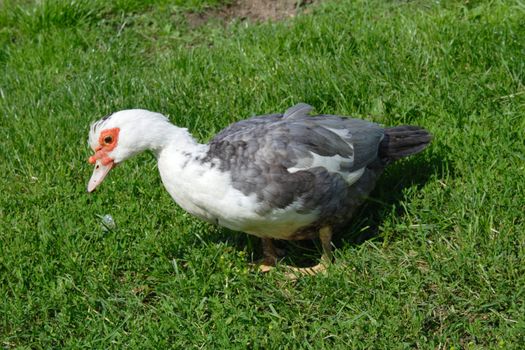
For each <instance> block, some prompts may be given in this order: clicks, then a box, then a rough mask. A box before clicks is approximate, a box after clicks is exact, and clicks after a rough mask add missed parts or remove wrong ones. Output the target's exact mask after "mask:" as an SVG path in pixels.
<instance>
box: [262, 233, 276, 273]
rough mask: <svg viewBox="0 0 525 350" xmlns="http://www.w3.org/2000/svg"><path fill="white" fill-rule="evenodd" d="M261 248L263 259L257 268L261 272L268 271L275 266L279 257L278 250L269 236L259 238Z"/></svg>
mask: <svg viewBox="0 0 525 350" xmlns="http://www.w3.org/2000/svg"><path fill="white" fill-rule="evenodd" d="M261 240H262V248H263V259H262V261H261V263H260V264H259V270H260V271H261V272H268V271H270V270H271V269H273V268H274V267H275V264H277V260H278V259H279V252H278V250H277V248H275V245H274V244H273V240H272V239H271V238H261Z"/></svg>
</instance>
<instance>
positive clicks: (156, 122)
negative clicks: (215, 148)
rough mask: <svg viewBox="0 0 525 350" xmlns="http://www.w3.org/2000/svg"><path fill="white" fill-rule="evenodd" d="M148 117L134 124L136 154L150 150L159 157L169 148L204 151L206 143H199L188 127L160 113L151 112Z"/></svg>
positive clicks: (173, 149)
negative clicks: (178, 124) (182, 126)
mask: <svg viewBox="0 0 525 350" xmlns="http://www.w3.org/2000/svg"><path fill="white" fill-rule="evenodd" d="M148 117H149V118H147V119H146V118H145V119H141V120H138V121H137V122H136V123H135V125H134V129H133V131H132V132H133V133H135V135H134V137H132V139H133V140H134V142H133V145H132V147H133V148H134V150H133V153H134V154H137V153H140V152H142V151H145V150H150V151H152V152H153V154H154V155H155V157H157V159H158V158H159V156H160V154H161V152H163V151H164V150H167V149H169V150H170V152H173V151H178V152H181V153H188V154H196V153H200V152H201V151H202V148H203V146H204V145H201V144H199V143H198V142H197V141H196V140H195V139H194V138H193V136H192V135H191V134H190V133H189V132H188V130H187V129H186V128H180V127H178V126H176V125H173V124H171V123H170V122H169V120H168V119H166V118H165V117H164V116H162V115H160V114H156V113H151V114H150V115H149V116H148ZM130 146H131V145H130Z"/></svg>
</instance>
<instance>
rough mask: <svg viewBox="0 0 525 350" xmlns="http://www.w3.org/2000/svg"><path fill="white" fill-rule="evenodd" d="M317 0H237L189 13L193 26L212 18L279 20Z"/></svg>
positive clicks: (292, 15) (226, 20)
mask: <svg viewBox="0 0 525 350" xmlns="http://www.w3.org/2000/svg"><path fill="white" fill-rule="evenodd" d="M314 1H315V0H235V1H234V2H233V3H231V4H229V5H226V6H224V7H222V8H219V9H213V10H208V11H205V12H201V13H190V14H188V15H187V20H188V23H189V24H190V26H191V27H198V26H201V25H203V24H205V23H206V22H208V21H209V20H210V19H212V18H218V19H220V20H221V21H224V22H231V21H233V20H236V19H238V20H241V21H253V22H263V21H268V20H269V21H278V20H283V19H286V18H289V17H294V16H295V15H296V14H297V13H299V12H300V11H304V8H305V7H306V6H307V5H310V4H311V3H313V2H314Z"/></svg>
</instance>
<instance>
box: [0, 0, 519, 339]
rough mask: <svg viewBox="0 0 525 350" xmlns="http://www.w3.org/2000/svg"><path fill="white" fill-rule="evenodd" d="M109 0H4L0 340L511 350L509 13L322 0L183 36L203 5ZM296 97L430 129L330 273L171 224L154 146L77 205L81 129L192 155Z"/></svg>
mask: <svg viewBox="0 0 525 350" xmlns="http://www.w3.org/2000/svg"><path fill="white" fill-rule="evenodd" d="M109 3H110V2H105V1H58V0H57V1H42V2H37V3H33V2H30V1H24V2H15V1H4V2H3V4H2V3H0V69H1V70H2V72H1V74H0V118H1V124H0V155H1V163H0V173H1V174H2V176H1V178H0V190H1V194H2V196H0V219H1V220H0V347H2V348H5V349H11V348H28V349H29V348H46V349H47V348H89V349H91V348H104V349H105V348H119V349H120V348H135V347H136V348H154V349H159V348H164V347H166V346H172V347H174V348H183V347H184V348H186V347H200V348H224V347H226V346H228V347H236V348H246V347H248V348H257V349H259V348H312V349H320V348H334V347H335V348H347V347H350V348H383V349H398V348H423V349H427V348H428V349H430V348H432V349H434V348H439V349H443V348H448V349H452V348H455V349H459V348H469V349H478V348H505V349H509V348H520V347H521V346H522V344H523V342H524V341H525V303H524V300H525V224H524V211H525V186H524V183H525V181H524V176H525V166H524V164H525V156H524V154H525V136H524V132H525V86H524V85H525V59H524V58H525V3H523V1H518V0H516V1H498V0H495V1H492V2H483V1H465V2H454V1H442V2H435V1H414V2H409V3H406V2H397V1H388V2H384V1H371V2H368V1H325V2H323V3H322V4H320V5H316V6H314V7H312V8H311V10H310V11H309V12H308V13H307V14H303V15H300V16H298V17H296V18H294V19H290V20H287V21H284V22H278V23H261V24H245V23H241V22H237V23H233V24H231V25H227V26H225V25H222V24H221V23H218V22H217V21H212V23H210V24H208V25H205V26H203V27H200V28H197V29H191V28H190V27H189V25H188V24H187V23H186V21H185V17H184V12H185V11H189V10H192V11H201V10H203V9H204V8H206V7H207V6H219V5H220V1H207V2H200V1H185V2H184V1H180V0H179V1H168V0H158V1H153V0H150V1H147V2H143V1H135V0H119V1H115V2H111V4H109ZM299 101H304V102H307V103H310V104H312V105H313V106H315V107H316V110H317V111H318V112H322V113H338V114H347V115H353V116H357V117H361V118H366V119H369V120H374V121H376V122H380V123H383V124H385V125H397V124H402V123H411V124H416V125H421V126H424V127H426V128H428V129H429V130H430V131H431V132H432V133H433V134H434V137H435V138H434V142H433V144H432V146H431V147H430V148H429V149H428V150H426V151H425V152H424V153H422V154H421V155H418V156H416V157H413V158H411V159H408V160H406V161H403V162H400V163H397V164H395V165H393V166H392V167H391V168H390V170H389V171H388V172H387V173H386V174H385V176H384V177H383V178H382V180H381V182H380V183H379V185H378V188H377V190H376V191H375V192H374V193H373V196H372V198H371V200H370V201H369V202H368V203H367V204H366V205H365V206H364V207H363V208H362V209H361V210H360V211H359V213H358V215H357V217H356V220H355V221H354V224H353V225H352V226H351V227H349V228H348V230H347V231H346V232H344V234H343V235H342V238H340V239H338V241H337V242H336V244H337V250H336V256H337V260H336V263H335V264H334V265H333V266H332V267H331V268H330V270H329V273H328V274H326V275H320V276H315V277H308V278H303V279H301V280H299V281H298V282H297V283H291V282H289V281H286V280H285V279H284V277H283V274H282V273H281V272H279V271H277V272H276V273H271V274H269V275H259V274H257V273H254V272H252V271H251V270H250V269H249V268H248V262H250V261H251V260H252V258H253V259H256V258H257V257H259V256H260V253H259V243H258V242H257V240H256V239H254V238H250V237H247V236H246V235H245V234H242V233H235V232H230V231H227V230H223V229H220V228H216V227H213V226H210V225H207V224H204V223H202V222H200V221H199V220H198V219H195V218H193V217H191V216H190V215H188V214H186V213H184V212H183V211H182V210H181V209H180V208H178V207H177V206H176V205H175V204H174V203H173V202H172V200H171V199H170V197H169V195H168V194H167V192H166V191H165V190H164V188H163V187H162V185H161V182H160V179H159V176H158V173H157V170H156V165H155V160H154V159H153V157H152V156H151V155H149V154H144V155H141V156H139V157H136V158H134V159H133V160H130V161H128V162H126V163H125V164H123V165H122V166H120V167H119V168H117V169H116V170H114V172H113V173H112V174H111V176H110V178H109V179H108V180H106V181H105V182H104V183H103V184H102V186H101V188H100V190H99V191H97V193H95V194H91V195H89V194H87V193H86V191H85V186H86V182H87V180H88V178H89V176H90V175H91V171H92V169H91V166H90V165H89V164H87V162H86V160H87V158H88V156H89V155H90V150H89V148H88V147H87V143H86V139H87V133H88V127H89V123H90V122H91V121H93V120H95V119H97V118H99V117H101V116H103V115H105V114H107V113H109V112H111V111H116V110H119V109H125V108H132V107H141V108H147V109H151V110H155V111H159V112H162V113H164V114H166V115H168V116H169V117H170V119H171V120H172V121H173V122H175V123H177V124H178V125H180V126H184V127H188V128H189V129H190V130H191V131H192V132H193V133H194V135H195V136H196V137H197V138H199V139H200V140H202V141H205V140H207V139H209V138H210V137H211V136H212V135H213V134H214V133H216V132H217V131H218V130H220V129H221V128H223V127H225V126H226V125H228V124H229V123H231V122H233V121H236V120H240V119H243V118H245V117H247V116H249V115H252V114H262V113H269V112H275V111H283V110H284V109H286V108H287V107H289V106H291V105H292V104H294V103H296V102H299ZM108 213H109V214H111V215H112V216H113V217H114V218H115V221H116V222H117V228H116V229H114V230H109V231H108V230H104V228H103V227H102V225H101V220H100V216H101V215H104V214H108ZM370 237H371V238H370ZM365 238H366V239H365ZM285 247H286V248H287V249H288V251H289V253H290V254H289V257H288V258H287V260H286V262H287V263H292V264H293V263H302V262H303V261H304V259H305V257H306V259H307V260H308V261H310V262H314V261H315V260H316V259H318V258H319V255H320V251H319V248H318V247H317V248H316V247H315V246H312V245H300V246H297V245H296V244H293V245H291V244H285Z"/></svg>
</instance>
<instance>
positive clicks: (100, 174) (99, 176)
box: [87, 159, 115, 192]
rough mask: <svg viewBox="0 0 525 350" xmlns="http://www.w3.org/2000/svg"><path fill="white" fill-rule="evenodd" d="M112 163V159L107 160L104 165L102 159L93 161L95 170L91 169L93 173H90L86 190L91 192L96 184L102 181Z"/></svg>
mask: <svg viewBox="0 0 525 350" xmlns="http://www.w3.org/2000/svg"><path fill="white" fill-rule="evenodd" d="M105 163H106V162H105ZM114 165H115V163H114V162H113V161H111V162H108V163H107V164H106V165H104V164H102V161H101V160H100V159H98V160H97V161H96V162H95V170H94V171H93V175H91V179H89V182H88V185H87V191H88V192H93V191H94V190H95V188H97V186H98V185H100V184H101V183H102V181H104V178H105V177H106V175H107V174H108V173H109V171H110V170H111V169H112V168H113V166H114Z"/></svg>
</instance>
